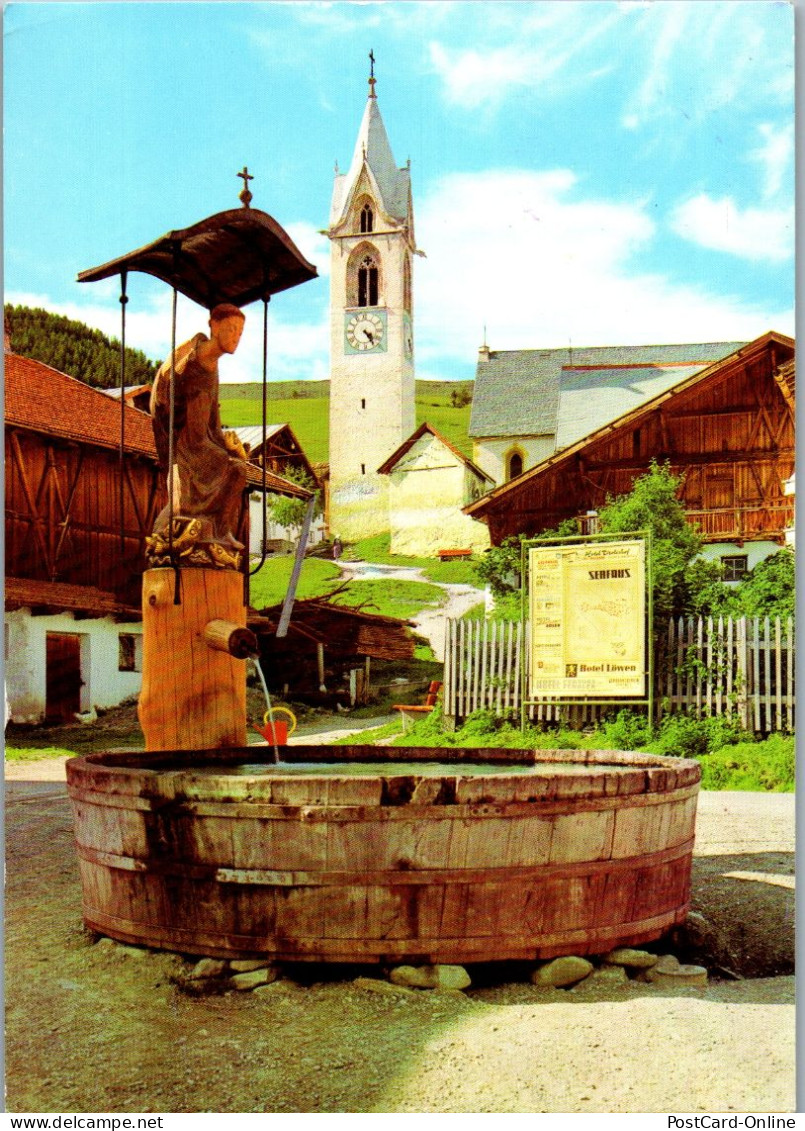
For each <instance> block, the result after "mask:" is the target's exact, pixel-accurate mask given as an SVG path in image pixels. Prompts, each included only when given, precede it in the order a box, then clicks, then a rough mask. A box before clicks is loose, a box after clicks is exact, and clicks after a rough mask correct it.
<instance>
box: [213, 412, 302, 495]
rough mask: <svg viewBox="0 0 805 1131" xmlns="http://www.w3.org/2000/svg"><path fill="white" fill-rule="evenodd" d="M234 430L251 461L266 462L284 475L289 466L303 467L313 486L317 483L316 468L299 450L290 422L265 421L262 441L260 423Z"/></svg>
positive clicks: (260, 464) (267, 466) (261, 464)
mask: <svg viewBox="0 0 805 1131" xmlns="http://www.w3.org/2000/svg"><path fill="white" fill-rule="evenodd" d="M233 431H234V432H236V433H237V435H238V437H239V439H240V440H241V442H242V443H243V444H244V445H247V447H248V453H249V460H250V462H251V463H255V464H257V466H258V467H262V466H263V462H265V465H266V468H267V469H268V470H269V471H271V472H273V473H274V474H275V475H285V474H287V472H288V470H289V469H293V470H294V471H304V473H305V474H306V475H307V476H309V478H310V479H311V480H312V481H313V485H314V486H315V487H319V486H320V483H319V481H318V477H317V475H316V470H315V468H314V467H313V464H312V463H311V462H310V461H309V459H308V458H307V456H306V455H305V453H304V451H303V450H302V445H301V444H300V443H299V441H298V440H297V438H296V436H295V435H294V432H293V429H292V428H291V426H290V424H267V425H266V437H265V441H264V440H263V426H262V425H261V424H253V425H246V426H244V427H240V428H235V429H233Z"/></svg>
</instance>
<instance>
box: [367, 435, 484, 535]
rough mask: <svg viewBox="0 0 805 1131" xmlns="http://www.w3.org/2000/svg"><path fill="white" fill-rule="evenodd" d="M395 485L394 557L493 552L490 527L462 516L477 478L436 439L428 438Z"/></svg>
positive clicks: (400, 469) (400, 468)
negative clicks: (459, 550) (459, 552)
mask: <svg viewBox="0 0 805 1131" xmlns="http://www.w3.org/2000/svg"><path fill="white" fill-rule="evenodd" d="M389 479H390V489H389V516H390V523H391V542H390V550H391V553H392V554H407V555H410V556H416V557H436V555H437V554H438V552H439V551H440V550H452V549H462V550H463V549H471V550H474V551H477V552H481V551H483V550H486V549H488V547H489V531H488V528H487V527H486V525H485V524H483V523H480V522H476V521H475V520H474V519H472V518H470V517H469V516H468V515H465V514H462V513H461V508H462V507H464V506H466V505H467V503H469V502H471V501H472V498H473V488H472V484H473V482H474V483H477V482H478V481H477V478H476V477H475V476H473V475H472V473H471V472H470V471H469V469H468V468H467V467H466V465H465V464H464V463H463V462H462V461H461V460H459V459H458V458H457V457H456V456H455V455H454V454H453V452H451V451H450V450H449V449H448V448H446V447H445V446H444V445H443V444H442V443H441V442H440V441H439V440H438V439H436V438H435V437H434V436H432V435H430V434H429V433H425V435H424V436H422V437H421V438H420V439H419V440H418V441H417V442H416V444H414V446H413V447H412V448H411V449H410V451H408V452H407V453H406V454H405V456H404V457H403V458H402V459H401V460H400V462H399V463H398V465H397V466H396V467H395V469H394V470H393V471H392V472H391V474H390V476H389ZM476 497H477V493H476Z"/></svg>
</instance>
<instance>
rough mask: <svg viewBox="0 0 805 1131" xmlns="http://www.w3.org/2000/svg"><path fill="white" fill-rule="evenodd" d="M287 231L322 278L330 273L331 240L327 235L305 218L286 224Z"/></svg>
mask: <svg viewBox="0 0 805 1131" xmlns="http://www.w3.org/2000/svg"><path fill="white" fill-rule="evenodd" d="M285 231H286V232H287V233H288V235H289V236H290V237H291V239H292V240H293V242H294V243H295V244H296V246H297V247H298V248H299V250H300V251H301V252H302V255H304V257H305V259H307V260H308V261H309V262H310V263H312V264H313V266H314V267H315V268H316V270H317V271H318V273H319V275H320V276H321V277H322V278H323V277H324V276H326V275H329V274H330V241H329V240H328V239H327V236H325V235H322V233H321V231H320V230H319V229H318V228H316V227H315V225H313V224H309V223H307V221H305V220H298V221H295V222H294V223H291V224H286V225H285Z"/></svg>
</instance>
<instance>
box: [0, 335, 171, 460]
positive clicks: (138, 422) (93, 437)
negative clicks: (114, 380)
mask: <svg viewBox="0 0 805 1131" xmlns="http://www.w3.org/2000/svg"><path fill="white" fill-rule="evenodd" d="M124 413H125V421H126V450H127V451H130V452H137V453H139V454H140V455H144V456H149V457H150V458H151V459H153V460H154V461H156V458H157V451H156V446H155V444H154V435H153V432H152V430H151V418H150V417H149V416H147V415H146V414H145V413H144V412H140V410H139V409H136V408H129V407H126V408H125V409H124ZM5 420H6V425H7V426H8V425H16V426H17V427H19V428H27V429H29V430H30V431H32V432H43V433H46V434H47V435H49V436H63V437H64V439H65V440H77V441H79V442H81V443H85V444H92V445H93V446H95V447H99V448H115V449H116V448H117V447H118V446H119V444H120V402H119V401H118V403H117V404H116V403H115V402H114V401H113V400H111V399H110V398H109V397H107V396H104V394H103V392H102V391H101V390H100V389H93V388H92V386H91V385H85V384H84V382H83V381H79V380H78V379H77V378H76V377H68V376H67V374H66V373H60V372H59V370H58V369H51V367H50V366H49V365H43V364H42V362H41V361H34V360H33V359H32V358H29V357H20V356H19V355H18V354H14V353H7V354H6V355H5Z"/></svg>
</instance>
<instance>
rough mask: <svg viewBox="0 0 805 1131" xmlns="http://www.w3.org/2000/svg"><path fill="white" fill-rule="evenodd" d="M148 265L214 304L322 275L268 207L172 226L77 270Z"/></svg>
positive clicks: (98, 272) (85, 276)
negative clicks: (124, 251) (149, 239)
mask: <svg viewBox="0 0 805 1131" xmlns="http://www.w3.org/2000/svg"><path fill="white" fill-rule="evenodd" d="M125 271H143V272H145V274H147V275H154V276H155V277H156V278H157V279H162V281H163V282H165V283H168V284H169V285H170V286H172V287H175V288H176V290H177V291H180V292H181V293H182V294H183V295H186V296H187V297H188V298H189V299H192V301H193V302H197V303H199V305H201V306H203V307H206V308H207V309H208V310H212V308H213V307H214V306H217V305H218V304H219V303H222V302H231V303H234V304H235V306H246V305H248V304H249V303H250V302H255V301H256V300H257V299H269V298H270V297H271V296H272V295H275V294H278V293H279V292H280V291H286V290H288V289H289V288H291V287H296V286H298V285H299V284H300V283H307V282H309V281H310V280H311V279H315V278H316V277H317V274H318V272H317V271H316V268H315V267H314V266H313V264H312V263H308V261H307V260H306V259H305V258H304V256H303V255H302V253H301V252H300V251H299V249H298V248H297V246H296V244H295V243H294V242H293V240H292V239H291V237H290V236H289V235H288V233H287V232H286V231H284V229H283V228H282V227H281V226H280V225H279V224H278V223H277V221H276V220H274V219H273V218H272V217H271V216H269V215H268V213H267V212H261V211H260V210H259V209H256V208H233V209H230V210H229V211H227V212H218V213H216V214H215V215H214V216H209V217H207V219H206V220H200V221H199V222H198V223H197V224H193V225H191V227H189V228H178V229H176V230H175V231H172V232H168V233H166V235H164V236H161V237H160V238H159V239H158V240H154V242H153V243H149V244H146V245H145V247H141V248H137V249H136V250H135V251H130V252H128V253H127V254H126V255H121V256H119V257H118V258H117V259H112V260H110V261H109V262H108V263H103V264H101V266H99V267H91V268H89V269H88V270H87V271H81V272H79V275H78V281H79V283H90V282H96V281H97V280H99V279H108V278H110V277H111V276H113V275H121V274H123V272H125Z"/></svg>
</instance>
